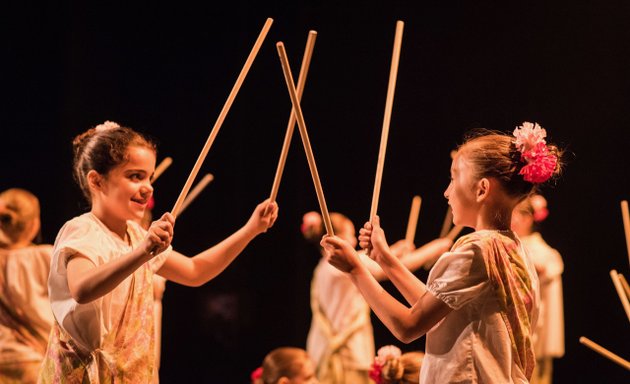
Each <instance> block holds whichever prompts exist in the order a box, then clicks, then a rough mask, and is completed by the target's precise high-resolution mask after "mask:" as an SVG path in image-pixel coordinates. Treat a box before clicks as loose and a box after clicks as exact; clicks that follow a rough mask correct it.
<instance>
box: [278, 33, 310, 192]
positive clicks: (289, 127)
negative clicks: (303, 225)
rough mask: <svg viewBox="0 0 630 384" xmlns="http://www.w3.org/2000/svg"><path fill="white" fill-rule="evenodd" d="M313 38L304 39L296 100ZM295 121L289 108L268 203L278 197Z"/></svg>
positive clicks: (301, 90)
mask: <svg viewBox="0 0 630 384" xmlns="http://www.w3.org/2000/svg"><path fill="white" fill-rule="evenodd" d="M315 38H317V32H315V31H309V33H308V38H307V39H306V48H304V57H303V58H302V66H301V67H300V75H299V77H298V82H297V88H296V92H297V97H298V100H301V99H302V93H303V92H304V84H306V77H307V75H308V69H309V66H310V64H311V57H312V56H313V48H314V47H315ZM295 121H296V118H295V110H294V109H293V108H291V117H289V124H288V125H287V131H286V134H285V135H284V143H283V144H282V151H281V152H280V160H278V168H277V169H276V176H275V178H274V180H273V185H272V187H271V194H270V195H269V201H270V202H274V201H276V197H277V196H278V189H279V188H280V180H281V179H282V172H284V165H285V164H286V162H287V155H288V153H289V147H290V146H291V139H292V138H293V131H294V130H295Z"/></svg>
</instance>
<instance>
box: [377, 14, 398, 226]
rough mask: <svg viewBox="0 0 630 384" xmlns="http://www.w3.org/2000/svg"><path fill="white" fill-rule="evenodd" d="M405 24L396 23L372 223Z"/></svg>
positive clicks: (379, 186) (383, 161) (378, 192)
mask: <svg viewBox="0 0 630 384" xmlns="http://www.w3.org/2000/svg"><path fill="white" fill-rule="evenodd" d="M404 26H405V23H403V22H402V21H400V20H398V21H397V22H396V34H395V36H394V49H393V51H392V62H391V67H390V70H389V84H388V85H387V98H386V100H385V116H384V117H383V129H382V131H381V145H380V148H379V151H378V163H377V164H376V178H375V180H374V192H373V193H372V207H371V208H370V221H372V219H373V218H374V216H376V214H377V212H378V199H379V195H380V193H381V181H382V179H383V166H384V165H385V151H386V149H387V136H389V123H390V121H391V118H392V106H393V104H394V91H395V90H396V77H397V76H398V62H399V59H400V47H401V45H402V35H403V28H404Z"/></svg>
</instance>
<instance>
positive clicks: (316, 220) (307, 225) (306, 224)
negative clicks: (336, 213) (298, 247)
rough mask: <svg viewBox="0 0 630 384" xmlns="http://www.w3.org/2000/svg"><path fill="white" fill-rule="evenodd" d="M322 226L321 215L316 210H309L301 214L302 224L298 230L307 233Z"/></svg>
mask: <svg viewBox="0 0 630 384" xmlns="http://www.w3.org/2000/svg"><path fill="white" fill-rule="evenodd" d="M321 226H322V215H320V214H319V213H318V212H315V211H310V212H307V213H305V214H304V216H302V225H301V226H300V230H301V231H302V234H304V235H307V234H309V233H311V232H313V231H316V230H318V229H319V228H321Z"/></svg>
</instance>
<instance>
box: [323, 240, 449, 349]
mask: <svg viewBox="0 0 630 384" xmlns="http://www.w3.org/2000/svg"><path fill="white" fill-rule="evenodd" d="M322 245H323V246H324V247H325V249H326V252H327V254H328V256H329V262H330V263H331V264H332V265H334V266H335V267H336V268H338V269H340V270H341V271H343V272H348V273H349V276H350V278H351V280H352V282H353V283H354V284H355V285H356V286H357V288H358V289H359V291H360V292H361V294H362V295H363V297H364V298H365V300H366V301H367V302H368V304H369V305H370V307H371V308H372V310H373V311H374V312H375V313H376V315H377V316H378V318H379V319H380V320H381V321H382V322H383V324H385V326H386V327H387V328H388V329H389V330H390V331H391V332H392V333H393V334H394V336H396V338H398V339H399V340H400V341H402V342H405V343H409V342H411V341H413V340H416V339H417V338H419V337H421V336H422V335H424V334H425V333H426V332H427V331H428V330H429V329H431V327H433V326H434V325H435V324H436V323H437V322H438V321H440V320H441V319H442V318H444V317H445V316H446V315H447V314H448V313H449V312H450V311H451V308H450V307H448V306H447V305H446V304H445V303H444V302H442V301H441V300H438V299H436V298H435V297H434V296H433V295H432V294H431V293H430V292H427V291H426V290H423V294H422V295H421V296H420V298H419V300H417V301H416V302H415V303H414V305H413V306H412V307H411V308H409V307H406V306H404V305H403V304H402V303H400V302H399V301H398V300H396V299H395V298H394V297H392V296H391V295H390V294H389V293H388V292H387V291H386V290H385V289H383V287H381V285H380V284H379V283H378V282H377V281H376V279H374V277H373V276H372V274H371V273H370V272H369V271H368V269H367V268H366V267H365V266H364V265H363V264H362V263H361V262H360V260H359V258H358V255H357V254H356V251H354V249H352V247H351V246H350V244H348V243H347V242H345V241H343V240H342V239H340V238H338V237H325V238H324V239H323V240H322ZM404 269H405V270H407V269H406V268H404ZM407 272H409V271H408V270H407ZM409 273H410V272H409ZM412 276H413V274H412ZM413 277H414V279H415V280H417V279H416V278H415V276H413Z"/></svg>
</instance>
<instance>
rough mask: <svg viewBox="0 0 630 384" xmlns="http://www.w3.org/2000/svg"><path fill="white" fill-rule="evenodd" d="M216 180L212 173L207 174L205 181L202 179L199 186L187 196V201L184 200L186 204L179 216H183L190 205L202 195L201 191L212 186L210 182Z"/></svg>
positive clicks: (180, 210)
mask: <svg viewBox="0 0 630 384" xmlns="http://www.w3.org/2000/svg"><path fill="white" fill-rule="evenodd" d="M212 180H214V176H213V175H212V173H206V175H205V176H204V177H203V179H201V180H200V181H199V182H198V183H197V185H195V187H194V188H193V189H192V190H191V191H190V193H189V194H188V196H186V200H184V203H183V204H182V207H181V208H180V209H179V214H180V215H181V214H182V213H183V212H184V211H185V210H186V208H187V207H188V206H189V205H190V203H192V202H193V201H194V200H195V199H196V198H197V196H199V194H200V193H201V191H203V190H204V188H205V187H206V186H207V185H208V184H210V182H211V181H212Z"/></svg>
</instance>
